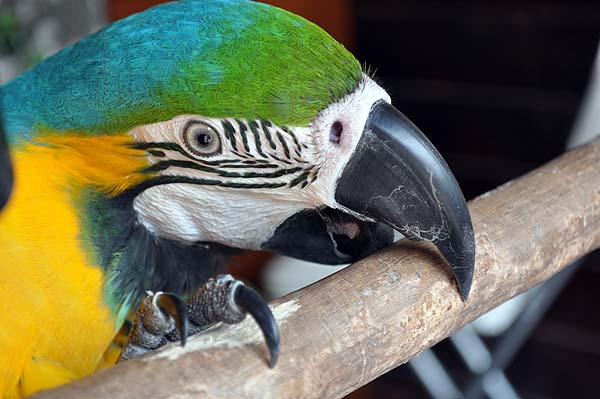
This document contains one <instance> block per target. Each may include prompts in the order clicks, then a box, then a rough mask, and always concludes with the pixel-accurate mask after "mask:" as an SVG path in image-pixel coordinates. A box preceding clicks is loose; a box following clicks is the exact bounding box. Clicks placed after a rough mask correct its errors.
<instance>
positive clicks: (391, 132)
mask: <svg viewBox="0 0 600 399" xmlns="http://www.w3.org/2000/svg"><path fill="white" fill-rule="evenodd" d="M335 200H336V202H337V203H338V204H339V205H341V206H342V207H343V208H346V210H350V211H351V212H353V213H355V214H358V215H362V216H364V217H366V218H369V219H371V220H374V221H375V222H378V223H383V224H385V225H387V226H390V227H392V228H394V229H395V230H397V231H399V232H400V233H402V234H403V235H404V236H406V237H407V238H409V239H411V240H414V241H431V242H432V243H433V244H434V245H435V246H436V247H437V248H438V249H439V250H440V252H441V253H442V255H443V256H444V258H445V259H446V261H447V262H448V263H449V265H450V269H451V271H452V273H453V275H454V277H455V279H456V281H457V283H458V288H459V290H460V293H461V296H462V298H463V300H466V299H467V298H468V296H469V291H470V289H471V283H472V280H473V272H474V263H475V239H474V234H473V225H472V222H471V217H470V215H469V210H468V208H467V204H466V201H465V199H464V196H463V194H462V192H461V190H460V188H459V186H458V183H457V182H456V179H455V178H454V176H453V175H452V172H450V168H449V167H448V165H447V164H446V162H445V161H444V159H443V158H442V156H441V155H440V154H439V153H438V151H437V150H436V149H435V148H434V147H433V145H432V144H431V143H430V142H429V140H427V138H426V137H425V136H424V135H423V133H421V132H420V131H419V129H418V128H417V127H416V126H415V125H413V124H412V123H411V122H410V121H409V120H408V119H407V118H406V117H405V116H404V115H403V114H402V113H401V112H400V111H398V110H397V109H396V108H394V107H393V106H392V105H390V104H388V103H386V102H384V101H379V102H377V103H376V104H375V105H374V106H373V108H372V109H371V112H370V114H369V118H368V120H367V123H366V125H365V129H364V131H363V134H362V137H361V138H360V140H359V142H358V144H357V146H356V148H355V150H354V153H353V154H352V156H351V158H350V160H349V161H348V164H347V165H346V166H345V168H344V170H343V171H342V174H341V176H340V178H339V180H338V183H337V186H336V191H335ZM342 210H343V209H342Z"/></svg>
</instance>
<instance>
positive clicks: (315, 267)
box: [263, 256, 348, 298]
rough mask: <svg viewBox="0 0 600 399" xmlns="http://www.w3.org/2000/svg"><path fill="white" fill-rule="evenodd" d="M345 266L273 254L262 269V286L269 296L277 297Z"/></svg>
mask: <svg viewBox="0 0 600 399" xmlns="http://www.w3.org/2000/svg"><path fill="white" fill-rule="evenodd" d="M347 266H348V265H342V266H330V265H321V264H318V263H312V262H306V261H303V260H298V259H294V258H288V257H286V256H275V257H273V259H272V260H271V261H270V262H269V263H268V264H267V265H266V267H265V269H264V274H263V287H265V291H266V294H267V296H268V297H269V298H279V297H281V296H284V295H285V294H288V293H290V292H292V291H296V290H298V289H300V288H302V287H306V286H307V285H310V284H312V283H314V282H316V281H319V280H321V279H323V278H325V277H327V276H329V275H331V274H333V273H335V272H337V271H339V270H342V269H343V268H345V267H347Z"/></svg>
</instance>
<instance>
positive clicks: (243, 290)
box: [234, 284, 279, 368]
mask: <svg viewBox="0 0 600 399" xmlns="http://www.w3.org/2000/svg"><path fill="white" fill-rule="evenodd" d="M234 300H235V304H236V305H238V306H239V307H240V308H242V309H243V310H245V311H246V312H248V313H250V315H251V316H252V318H253V319H254V320H255V321H256V324H258V326H259V327H260V329H261V331H262V333H263V335H264V337H265V341H266V342H267V348H268V349H269V354H270V355H271V361H270V362H269V367H270V368H273V367H275V364H276V363H277V358H278V357H279V327H277V322H276V321H275V317H273V313H271V309H270V308H269V305H267V302H265V300H264V299H263V298H262V297H261V296H260V295H258V293H257V292H256V291H254V290H253V289H252V288H249V287H247V286H245V285H243V284H240V285H239V286H238V287H237V289H236V290H235V294H234Z"/></svg>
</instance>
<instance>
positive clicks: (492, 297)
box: [35, 140, 600, 399]
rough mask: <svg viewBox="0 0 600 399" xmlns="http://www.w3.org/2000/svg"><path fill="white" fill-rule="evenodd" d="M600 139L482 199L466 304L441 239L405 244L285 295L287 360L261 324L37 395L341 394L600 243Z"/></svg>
mask: <svg viewBox="0 0 600 399" xmlns="http://www.w3.org/2000/svg"><path fill="white" fill-rule="evenodd" d="M599 167H600V140H596V141H595V142H593V143H591V144H588V145H587V146H584V147H581V148H578V149H575V150H573V151H571V152H569V153H567V154H565V155H563V156H561V157H560V158H558V159H556V160H554V161H552V162H550V163H549V164H547V165H545V166H543V167H541V168H539V169H537V170H535V171H533V172H531V173H529V174H527V175H525V176H523V177H521V178H519V179H516V180H514V181H512V182H509V183H507V184H505V185H503V186H501V187H499V188H498V189H496V190H493V191H492V192H489V193H487V194H484V195H482V196H480V197H479V198H477V199H475V200H474V201H472V202H471V203H470V210H471V214H472V217H473V222H474V226H475V232H476V240H477V259H476V273H475V279H474V285H473V289H472V294H471V297H470V298H469V300H468V301H467V302H466V303H463V302H461V300H460V297H459V295H458V292H457V289H456V286H455V284H454V282H453V281H452V279H451V277H450V274H449V273H448V272H447V270H446V268H445V265H444V263H443V261H442V260H441V259H440V257H439V256H438V254H437V253H436V251H435V249H434V248H433V247H432V246H430V245H425V244H412V243H398V244H397V245H395V246H393V247H390V248H388V249H386V250H383V251H380V252H379V253H377V254H375V255H373V256H371V257H369V258H368V259H365V260H363V261H361V262H358V263H356V264H354V265H352V266H351V267H349V268H347V269H345V270H343V271H341V272H339V273H337V274H335V275H333V276H330V277H328V278H326V279H324V280H322V281H320V282H318V283H316V284H313V285H311V286H309V287H306V288H304V289H302V290H300V291H298V292H295V293H292V294H290V295H288V296H286V297H284V298H281V299H280V300H278V301H276V302H274V303H273V309H274V313H275V315H276V317H277V318H278V320H279V323H280V327H281V335H282V342H281V346H282V351H281V356H280V360H279V363H278V365H277V367H276V368H275V369H273V370H271V369H269V368H268V367H267V365H266V360H267V354H266V350H265V348H264V345H263V343H262V338H261V337H260V333H259V332H258V331H257V329H256V327H255V326H254V324H253V323H252V322H250V321H248V320H247V321H246V322H244V323H242V325H239V326H234V327H218V328H215V329H214V330H212V331H210V332H208V333H206V334H203V335H200V336H197V337H194V338H193V339H191V340H190V342H189V344H188V347H186V349H185V350H181V349H179V348H178V347H173V346H172V347H169V348H166V349H163V350H162V351H160V352H158V353H156V354H152V355H150V356H146V357H144V358H141V359H136V360H133V361H130V362H127V363H125V364H122V365H118V366H116V367H113V368H111V369H108V370H104V371H101V372H99V373H97V374H95V375H93V376H91V377H88V378H85V379H83V380H79V381H76V382H75V383H73V384H70V385H67V386H63V387H60V388H58V389H55V390H52V391H47V392H43V393H40V394H38V395H36V396H35V397H36V398H61V399H66V398H111V399H113V398H115V399H116V398H131V397H139V398H142V397H146V398H187V397H202V398H232V397H235V398H299V397H302V398H339V397H342V396H344V395H345V394H347V393H349V392H352V391H353V390H355V389H357V388H359V387H360V386H362V385H364V384H366V383H368V382H369V381H371V380H373V379H374V378H376V377H378V376H379V375H381V374H383V373H385V372H386V371H388V370H390V369H392V368H394V367H396V366H398V365H400V364H403V363H405V362H407V361H408V360H410V359H411V358H412V357H413V356H415V355H417V354H418V353H420V352H421V351H423V350H424V349H426V348H428V347H430V346H432V345H434V344H435V343H437V342H439V341H440V340H442V339H444V338H445V337H447V336H448V335H450V334H452V332H454V331H456V330H457V329H459V328H460V327H462V326H464V325H465V324H467V323H469V322H470V321H472V320H474V319H475V318H477V317H478V316H480V315H482V314H483V313H485V312H487V311H488V310H490V309H492V308H493V307H495V306H497V305H499V304H500V303H502V302H504V301H506V300H508V299H509V298H511V297H513V296H515V295H517V294H519V293H521V292H523V291H525V290H527V289H529V288H531V287H533V286H535V285H536V284H538V283H540V282H542V281H544V280H546V279H548V278H549V277H550V276H552V275H553V274H555V273H556V272H558V271H559V270H561V269H563V268H565V267H566V266H568V265H569V264H571V263H572V262H573V261H574V260H576V259H578V258H580V257H581V256H583V255H585V254H587V253H589V252H591V251H592V250H594V249H596V248H598V247H599V246H600V170H599Z"/></svg>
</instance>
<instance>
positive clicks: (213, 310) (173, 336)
mask: <svg viewBox="0 0 600 399" xmlns="http://www.w3.org/2000/svg"><path fill="white" fill-rule="evenodd" d="M247 313H249V314H250V315H251V316H252V317H253V318H254V320H255V321H256V323H257V324H258V326H259V327H260V329H261V331H262V333H263V336H264V337H265V341H266V344H267V348H268V350H269V354H270V362H269V366H270V367H271V368H272V367H274V366H275V363H276V362H277V358H278V356H279V329H278V327H277V323H276V322H275V318H274V317H273V314H272V313H271V310H270V309H269V306H268V305H267V303H266V302H265V300H264V299H263V298H262V297H261V296H260V295H259V294H258V293H257V292H256V291H254V290H253V289H252V288H250V287H248V286H246V285H245V284H244V283H242V282H241V281H238V280H236V279H234V278H233V277H232V276H231V275H228V274H227V275H219V276H217V277H214V278H211V279H209V280H208V281H207V282H206V284H204V285H203V286H202V287H200V288H199V289H198V290H196V291H195V292H194V293H193V294H192V295H191V296H190V297H189V298H188V299H187V300H186V301H185V302H183V301H182V300H181V299H179V297H177V296H176V295H173V294H166V293H162V292H158V293H156V294H152V293H149V296H147V297H146V298H144V300H143V301H142V303H141V305H140V307H139V308H138V310H137V311H136V313H135V315H134V318H133V324H132V328H131V332H130V334H129V337H128V342H127V345H126V347H125V349H124V350H123V352H122V354H121V357H120V359H119V361H120V362H122V361H125V360H128V359H131V358H133V357H137V356H139V355H142V354H144V353H147V352H149V351H151V350H154V349H157V348H159V347H161V346H163V345H164V344H166V343H168V342H175V341H178V340H180V341H181V345H182V346H183V345H185V341H186V338H187V337H188V336H190V335H194V334H196V333H199V332H200V331H203V330H205V329H206V328H208V327H209V326H211V325H212V324H214V323H217V322H223V323H226V324H237V323H239V322H241V321H242V320H244V319H245V318H246V314H247ZM180 337H181V338H180Z"/></svg>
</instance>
